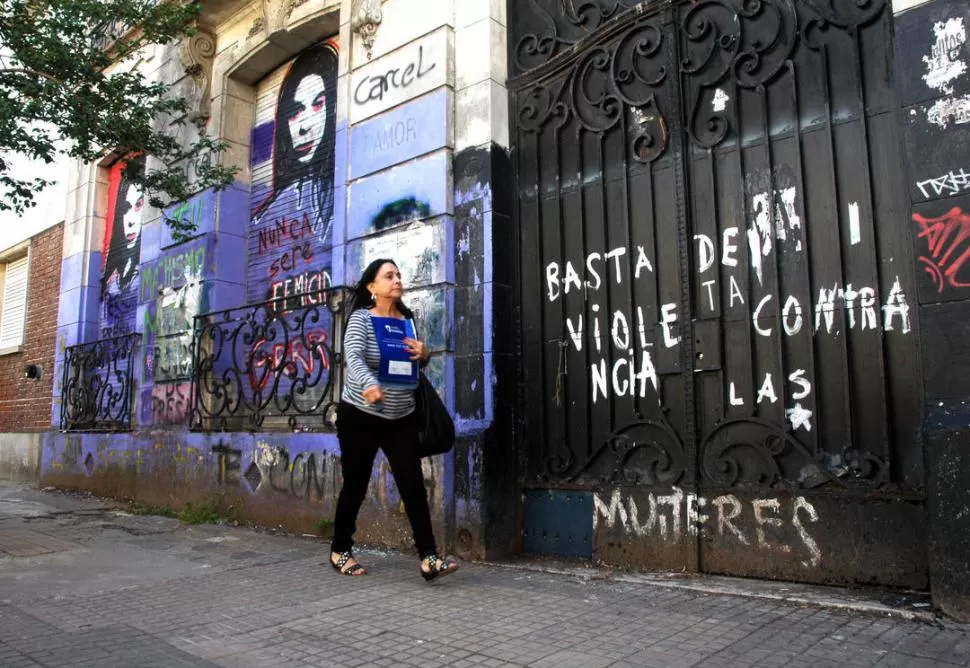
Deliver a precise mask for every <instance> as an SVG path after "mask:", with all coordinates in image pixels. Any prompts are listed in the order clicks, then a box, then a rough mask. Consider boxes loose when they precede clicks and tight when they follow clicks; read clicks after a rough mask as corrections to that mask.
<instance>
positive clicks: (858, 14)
mask: <svg viewBox="0 0 970 668" xmlns="http://www.w3.org/2000/svg"><path fill="white" fill-rule="evenodd" d="M803 4H804V5H805V6H806V8H805V9H804V10H802V12H801V17H800V15H799V10H798V8H797V7H796V3H795V2H794V0H740V1H734V2H731V1H728V0H703V1H701V2H697V3H695V4H694V5H693V6H692V7H691V8H690V9H689V10H687V11H686V12H685V13H684V16H683V19H682V21H681V26H680V33H681V35H682V40H683V42H682V43H683V50H684V55H683V58H682V61H681V72H682V73H683V74H684V75H685V77H686V81H687V91H686V92H687V95H688V99H689V100H690V101H691V103H690V118H689V123H688V132H689V134H690V136H691V139H692V140H693V141H694V142H695V143H696V144H698V145H699V146H701V147H703V148H713V147H715V146H717V145H718V144H720V143H721V142H722V141H724V139H725V137H726V136H727V134H728V130H729V128H730V122H729V115H728V114H727V113H726V112H725V109H724V105H723V104H717V100H715V99H714V97H715V95H717V94H718V93H717V89H718V87H720V86H726V85H729V84H733V85H736V86H738V87H740V88H744V89H749V90H763V89H764V88H765V87H766V86H768V85H769V84H770V83H771V82H772V81H773V80H775V79H776V78H777V77H778V76H779V75H780V74H781V73H782V72H784V71H786V70H787V69H789V68H791V67H792V58H793V55H794V53H795V51H796V49H797V48H798V47H799V45H800V44H802V43H804V44H805V45H806V46H807V47H809V48H812V49H818V48H819V44H820V42H821V35H822V34H824V33H825V32H826V31H827V30H828V29H829V28H831V27H837V28H839V29H841V30H844V31H847V32H850V33H853V32H855V31H857V30H858V29H859V28H860V27H862V26H864V25H867V24H869V23H871V22H872V21H874V20H875V19H876V18H878V17H879V16H880V15H881V14H882V12H883V10H884V9H885V5H886V3H885V0H804V3H803ZM720 95H725V93H724V92H723V91H721V93H720Z"/></svg>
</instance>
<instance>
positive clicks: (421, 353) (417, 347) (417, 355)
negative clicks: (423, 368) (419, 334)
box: [404, 337, 431, 362]
mask: <svg viewBox="0 0 970 668" xmlns="http://www.w3.org/2000/svg"><path fill="white" fill-rule="evenodd" d="M404 345H405V347H406V348H407V349H408V352H409V353H411V359H412V360H414V361H416V362H427V361H428V358H429V357H431V351H430V350H428V348H427V346H425V345H424V343H423V342H422V341H418V340H417V339H412V338H410V337H408V338H405V339H404Z"/></svg>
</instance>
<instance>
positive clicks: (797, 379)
mask: <svg viewBox="0 0 970 668" xmlns="http://www.w3.org/2000/svg"><path fill="white" fill-rule="evenodd" d="M788 382H789V383H790V384H791V385H792V392H791V398H792V401H794V402H795V404H794V405H793V406H792V407H791V408H789V409H787V410H786V411H785V415H786V416H787V418H788V421H789V422H790V423H791V428H792V431H798V430H799V429H804V430H805V431H812V411H810V410H808V409H807V408H805V407H803V406H802V404H801V403H800V400H802V399H806V398H808V396H809V395H810V394H811V393H812V384H811V383H810V382H809V381H808V379H806V378H805V370H804V369H798V370H797V371H795V372H793V373H792V374H790V375H789V376H788ZM728 393H729V396H728V400H729V401H730V402H731V405H732V406H744V403H745V399H744V397H743V396H740V395H738V390H737V387H736V386H735V384H734V383H731V384H730V385H729V389H728ZM766 401H767V402H770V403H772V404H775V403H778V393H777V391H776V390H775V381H774V380H772V377H771V374H770V373H766V374H765V377H764V380H763V381H762V383H761V387H760V389H759V390H758V398H757V399H756V400H755V403H757V404H758V405H761V404H763V403H764V402H766Z"/></svg>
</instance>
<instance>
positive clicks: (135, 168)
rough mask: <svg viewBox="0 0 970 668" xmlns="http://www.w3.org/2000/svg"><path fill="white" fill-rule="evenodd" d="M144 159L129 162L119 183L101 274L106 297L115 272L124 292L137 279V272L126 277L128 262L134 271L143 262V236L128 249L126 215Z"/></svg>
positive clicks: (102, 290) (102, 293) (119, 286)
mask: <svg viewBox="0 0 970 668" xmlns="http://www.w3.org/2000/svg"><path fill="white" fill-rule="evenodd" d="M144 160H145V159H144V157H138V158H135V159H134V160H131V161H129V162H128V164H127V165H125V167H124V169H123V170H122V172H121V179H120V180H119V182H118V191H117V192H116V193H115V202H114V204H115V206H114V215H113V216H112V219H111V237H110V239H109V241H108V254H107V257H106V258H105V260H104V271H102V273H101V295H102V296H104V294H105V292H106V291H107V289H108V279H109V278H111V274H113V273H114V272H115V271H117V272H118V289H119V290H121V291H122V292H124V291H125V288H127V287H128V285H129V284H130V283H131V280H132V279H133V278H134V277H135V272H134V271H132V272H131V273H130V274H128V275H125V273H124V272H125V267H126V266H127V264H128V260H129V259H130V260H132V269H135V268H137V267H138V263H139V262H140V261H141V234H140V233H139V234H138V241H136V242H135V247H134V248H132V249H129V248H128V240H127V239H126V238H125V214H126V213H128V202H127V201H126V199H125V198H126V196H127V194H128V188H129V187H130V186H131V185H132V184H133V181H132V180H131V175H132V174H137V173H138V172H139V171H140V170H142V169H144Z"/></svg>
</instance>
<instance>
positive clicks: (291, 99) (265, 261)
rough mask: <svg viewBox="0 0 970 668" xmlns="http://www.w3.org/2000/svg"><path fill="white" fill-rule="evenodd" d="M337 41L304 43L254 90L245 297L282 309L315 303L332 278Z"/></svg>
mask: <svg viewBox="0 0 970 668" xmlns="http://www.w3.org/2000/svg"><path fill="white" fill-rule="evenodd" d="M337 48H338V47H337V42H336V40H329V41H326V42H324V43H321V44H318V45H316V46H313V47H310V48H309V49H307V50H306V51H304V52H303V53H301V54H300V55H299V56H297V58H296V59H295V60H293V61H292V62H291V63H289V64H288V65H285V66H283V67H282V68H280V70H278V71H277V72H275V73H273V74H271V75H270V76H268V77H267V78H266V79H265V80H264V81H263V82H262V83H261V84H260V85H259V87H258V90H257V98H258V103H257V112H256V123H255V127H254V129H253V136H252V142H251V143H252V158H251V161H252V169H253V199H252V202H253V208H252V227H251V229H250V233H249V277H248V278H249V280H248V285H249V294H248V297H249V301H251V302H256V301H262V300H269V299H273V300H279V301H278V302H277V304H278V306H279V309H280V310H284V311H290V310H294V309H297V308H300V307H303V306H309V305H312V304H316V303H319V301H320V300H321V299H322V298H323V291H324V290H325V289H326V288H327V287H329V285H330V264H331V248H332V246H333V240H332V229H331V228H332V226H333V217H334V142H335V138H336V130H337V127H336V125H337V117H336V99H337V98H336V95H337V63H338V56H337ZM272 100H275V105H273V104H267V102H269V101H272Z"/></svg>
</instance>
